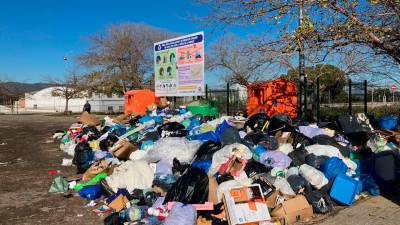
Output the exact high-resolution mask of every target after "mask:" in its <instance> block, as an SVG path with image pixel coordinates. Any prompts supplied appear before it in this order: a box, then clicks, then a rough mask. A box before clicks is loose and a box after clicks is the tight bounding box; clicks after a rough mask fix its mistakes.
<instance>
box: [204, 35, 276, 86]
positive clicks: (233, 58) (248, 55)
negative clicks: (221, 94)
mask: <svg viewBox="0 0 400 225" xmlns="http://www.w3.org/2000/svg"><path fill="white" fill-rule="evenodd" d="M249 45H251V43H250V42H247V41H245V40H243V39H240V38H239V37H237V36H235V35H233V34H229V35H227V36H223V37H222V38H220V39H219V40H217V41H216V42H214V43H213V44H212V45H211V47H210V53H209V54H208V55H209V56H208V57H207V58H206V60H207V61H206V65H207V68H208V69H210V70H214V71H219V72H221V73H223V74H224V76H223V80H224V81H226V82H231V83H238V84H241V85H245V86H246V85H248V84H249V83H251V82H254V81H257V80H258V79H260V78H261V76H262V75H263V74H264V73H265V70H266V69H267V68H268V66H269V65H271V60H264V59H263V58H262V57H260V56H259V55H256V54H254V52H251V51H248V50H249V49H250V46H249Z"/></svg>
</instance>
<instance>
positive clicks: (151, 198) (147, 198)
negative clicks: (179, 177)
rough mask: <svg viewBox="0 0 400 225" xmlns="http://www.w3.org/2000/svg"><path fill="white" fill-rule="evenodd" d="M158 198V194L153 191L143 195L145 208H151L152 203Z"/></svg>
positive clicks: (159, 195)
mask: <svg viewBox="0 0 400 225" xmlns="http://www.w3.org/2000/svg"><path fill="white" fill-rule="evenodd" d="M159 197H161V194H160V193H156V192H153V191H149V192H146V194H145V195H144V201H145V204H146V205H147V206H149V207H151V206H153V204H154V202H156V201H157V199H158V198H159Z"/></svg>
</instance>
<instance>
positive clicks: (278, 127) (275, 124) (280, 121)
mask: <svg viewBox="0 0 400 225" xmlns="http://www.w3.org/2000/svg"><path fill="white" fill-rule="evenodd" d="M294 130H295V128H294V127H293V126H292V120H291V118H290V116H289V115H287V114H276V115H274V116H273V117H272V118H271V121H270V123H269V125H268V128H267V129H266V132H267V134H268V135H271V136H275V134H276V132H278V131H282V132H293V131H294Z"/></svg>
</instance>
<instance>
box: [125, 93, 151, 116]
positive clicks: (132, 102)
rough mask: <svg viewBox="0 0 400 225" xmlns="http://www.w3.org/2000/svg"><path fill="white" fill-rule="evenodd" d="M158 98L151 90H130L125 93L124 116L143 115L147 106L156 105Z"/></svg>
mask: <svg viewBox="0 0 400 225" xmlns="http://www.w3.org/2000/svg"><path fill="white" fill-rule="evenodd" d="M158 101H159V98H158V97H156V96H155V94H154V92H153V91H151V90H147V89H144V90H132V91H127V92H125V110H124V112H125V114H131V113H133V114H138V115H145V114H146V110H147V106H149V105H151V104H153V103H158Z"/></svg>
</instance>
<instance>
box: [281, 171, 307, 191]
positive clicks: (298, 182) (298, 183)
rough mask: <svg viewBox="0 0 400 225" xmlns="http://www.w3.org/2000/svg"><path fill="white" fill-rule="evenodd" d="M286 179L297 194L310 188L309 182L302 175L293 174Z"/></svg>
mask: <svg viewBox="0 0 400 225" xmlns="http://www.w3.org/2000/svg"><path fill="white" fill-rule="evenodd" d="M287 181H288V183H289V184H290V187H291V188H292V189H293V191H294V192H295V193H297V194H299V193H302V192H304V191H308V190H311V185H310V183H309V182H308V181H307V180H306V179H304V177H302V176H299V175H295V174H293V175H290V176H289V177H288V178H287Z"/></svg>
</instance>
